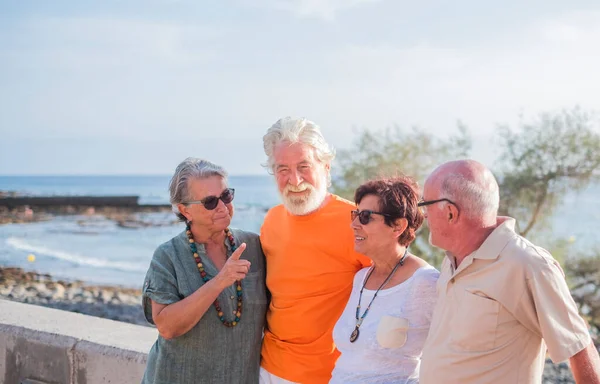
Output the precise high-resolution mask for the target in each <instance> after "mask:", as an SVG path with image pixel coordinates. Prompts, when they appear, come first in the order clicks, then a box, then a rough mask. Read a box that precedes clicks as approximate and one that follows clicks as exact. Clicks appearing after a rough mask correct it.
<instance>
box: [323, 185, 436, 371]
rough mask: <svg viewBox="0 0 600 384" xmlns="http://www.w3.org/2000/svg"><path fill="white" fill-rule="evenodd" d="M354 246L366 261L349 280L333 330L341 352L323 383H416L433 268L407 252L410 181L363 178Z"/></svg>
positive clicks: (412, 225)
mask: <svg viewBox="0 0 600 384" xmlns="http://www.w3.org/2000/svg"><path fill="white" fill-rule="evenodd" d="M354 200H355V202H356V204H357V205H358V209H357V210H355V211H352V224H351V225H352V229H353V230H354V236H355V238H354V248H355V250H356V251H357V252H360V253H362V254H364V255H366V256H368V257H369V258H371V260H373V265H372V266H371V267H369V268H364V269H362V270H360V271H359V272H358V273H357V274H356V276H355V278H354V286H353V288H352V294H351V295H350V299H349V301H348V304H347V305H346V308H345V309H344V312H343V313H342V315H341V317H340V318H339V320H338V322H337V323H336V325H335V328H334V330H333V340H334V342H335V344H336V346H337V349H338V350H339V351H340V352H341V356H340V357H339V359H338V360H337V362H336V365H335V368H334V370H333V373H332V378H331V381H330V383H392V382H393V383H418V381H419V379H418V378H419V365H420V358H421V352H422V349H423V344H424V343H425V339H426V338H427V333H428V331H429V324H430V321H431V314H432V312H433V307H434V305H435V301H436V282H437V279H438V276H439V272H438V271H437V270H436V269H435V268H433V267H432V266H430V265H429V264H427V262H425V261H424V260H422V259H420V258H419V257H417V256H415V255H413V254H411V253H409V252H408V249H407V248H408V246H409V245H410V243H412V242H413V241H414V239H415V231H416V230H417V229H418V228H419V227H420V226H421V224H422V223H423V214H422V212H421V211H420V209H419V207H418V203H419V194H418V187H417V185H416V183H415V182H414V181H413V180H412V179H410V178H408V177H399V178H392V179H381V180H374V181H369V182H367V183H365V184H363V185H361V186H360V187H359V188H358V189H357V190H356V193H355V195H354Z"/></svg>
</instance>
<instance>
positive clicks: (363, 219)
mask: <svg viewBox="0 0 600 384" xmlns="http://www.w3.org/2000/svg"><path fill="white" fill-rule="evenodd" d="M371 215H381V216H386V217H392V216H391V215H388V214H387V213H383V212H375V211H371V210H370V209H365V210H363V211H361V210H358V209H355V210H353V211H350V217H351V218H352V221H354V220H356V218H357V217H358V221H359V222H360V223H361V224H362V225H367V224H369V223H370V222H371Z"/></svg>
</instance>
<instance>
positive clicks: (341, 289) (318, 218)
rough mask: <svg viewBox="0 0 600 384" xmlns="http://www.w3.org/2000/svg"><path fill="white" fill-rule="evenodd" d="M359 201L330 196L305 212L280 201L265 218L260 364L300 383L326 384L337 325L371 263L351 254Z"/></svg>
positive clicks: (331, 365) (330, 369) (358, 255)
mask: <svg viewBox="0 0 600 384" xmlns="http://www.w3.org/2000/svg"><path fill="white" fill-rule="evenodd" d="M352 209H355V206H354V204H352V203H351V202H349V201H347V200H344V199H342V198H340V197H338V196H335V195H331V197H330V199H329V201H328V202H327V203H326V204H325V205H324V206H323V207H321V208H320V209H318V210H317V211H315V212H313V213H311V214H309V215H306V216H294V215H292V214H290V213H289V212H288V211H287V210H286V209H285V207H284V206H283V205H278V206H276V207H274V208H272V209H271V210H270V211H269V212H268V213H267V216H266V217H265V220H264V223H263V226H262V228H261V234H260V240H261V244H262V247H263V250H264V253H265V257H266V260H267V287H268V288H269V291H270V292H271V295H272V298H271V304H270V306H269V310H268V312H267V327H266V329H265V337H264V340H263V347H262V366H263V368H265V369H266V370H267V371H269V372H270V373H272V374H274V375H276V376H279V377H281V378H283V379H286V380H289V381H293V382H298V383H328V382H329V379H330V378H331V371H332V370H333V366H334V365H335V361H336V359H337V358H338V356H339V352H338V351H337V350H336V349H335V345H334V344H333V338H332V335H331V333H332V331H333V326H334V325H335V323H336V322H337V320H338V318H339V317H340V315H341V313H342V311H343V310H344V307H345V306H346V303H347V302H348V298H349V297H350V291H351V290H352V281H353V279H354V275H355V274H356V272H357V271H358V270H360V269H361V268H363V267H365V266H367V265H370V264H371V260H370V259H368V258H367V257H366V256H364V255H361V254H359V253H357V252H355V251H354V234H353V232H352V229H351V228H350V211H351V210H352Z"/></svg>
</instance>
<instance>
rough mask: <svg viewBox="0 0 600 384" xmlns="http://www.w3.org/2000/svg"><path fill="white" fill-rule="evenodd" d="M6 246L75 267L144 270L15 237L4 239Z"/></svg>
mask: <svg viewBox="0 0 600 384" xmlns="http://www.w3.org/2000/svg"><path fill="white" fill-rule="evenodd" d="M6 244H7V245H9V246H11V247H13V248H15V249H18V250H21V251H27V252H31V253H34V254H40V255H46V256H50V257H52V258H55V259H59V260H63V261H68V262H71V263H74V264H77V265H85V266H91V267H96V268H104V269H116V270H119V271H128V272H140V271H141V272H143V271H145V270H146V269H145V268H144V267H143V266H140V265H139V264H134V263H127V262H121V261H110V260H103V259H96V258H88V257H85V256H81V255H78V254H75V253H69V252H65V251H59V250H55V249H50V248H46V247H42V246H37V245H32V244H28V243H27V242H25V241H24V240H23V239H19V238H17V237H9V238H8V239H6Z"/></svg>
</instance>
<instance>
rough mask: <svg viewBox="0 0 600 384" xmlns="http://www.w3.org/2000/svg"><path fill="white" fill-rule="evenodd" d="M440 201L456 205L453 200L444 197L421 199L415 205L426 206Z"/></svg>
mask: <svg viewBox="0 0 600 384" xmlns="http://www.w3.org/2000/svg"><path fill="white" fill-rule="evenodd" d="M442 201H446V202H448V203H450V204H452V205H454V206H455V207H458V205H456V203H455V202H454V201H452V200H450V199H446V198H444V199H436V200H421V201H419V203H418V204H417V206H418V207H419V208H423V207H426V206H428V205H431V204H435V203H439V202H442Z"/></svg>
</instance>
